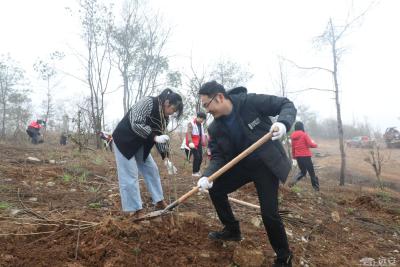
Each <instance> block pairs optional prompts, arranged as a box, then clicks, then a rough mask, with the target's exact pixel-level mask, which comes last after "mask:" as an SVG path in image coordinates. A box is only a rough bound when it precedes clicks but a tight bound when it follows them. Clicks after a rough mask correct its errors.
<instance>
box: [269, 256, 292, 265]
mask: <svg viewBox="0 0 400 267" xmlns="http://www.w3.org/2000/svg"><path fill="white" fill-rule="evenodd" d="M292 259H293V255H289V257H287V258H286V259H275V261H274V264H273V265H272V267H292Z"/></svg>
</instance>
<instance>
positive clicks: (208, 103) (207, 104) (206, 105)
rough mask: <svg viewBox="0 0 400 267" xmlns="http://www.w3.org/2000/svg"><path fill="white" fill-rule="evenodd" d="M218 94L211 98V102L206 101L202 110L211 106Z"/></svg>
mask: <svg viewBox="0 0 400 267" xmlns="http://www.w3.org/2000/svg"><path fill="white" fill-rule="evenodd" d="M217 95H218V94H215V95H214V96H213V97H211V100H210V101H208V102H207V103H205V104H203V108H205V109H207V108H208V106H209V105H210V104H211V102H212V101H213V100H214V98H215V97H216V96H217Z"/></svg>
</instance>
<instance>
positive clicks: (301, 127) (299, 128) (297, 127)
mask: <svg viewBox="0 0 400 267" xmlns="http://www.w3.org/2000/svg"><path fill="white" fill-rule="evenodd" d="M294 130H295V131H303V132H304V124H303V123H302V122H301V121H296V123H295V125H294Z"/></svg>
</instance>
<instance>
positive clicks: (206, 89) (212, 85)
mask: <svg viewBox="0 0 400 267" xmlns="http://www.w3.org/2000/svg"><path fill="white" fill-rule="evenodd" d="M218 93H221V94H223V95H224V96H225V97H227V94H226V91H225V88H224V86H223V85H222V84H219V83H217V82H216V81H210V82H206V83H205V84H203V85H202V86H201V87H200V90H199V95H206V96H208V97H212V96H214V95H216V94H218Z"/></svg>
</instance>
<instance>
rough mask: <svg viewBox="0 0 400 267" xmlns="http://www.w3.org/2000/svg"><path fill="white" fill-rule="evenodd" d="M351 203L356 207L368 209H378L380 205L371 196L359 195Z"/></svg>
mask: <svg viewBox="0 0 400 267" xmlns="http://www.w3.org/2000/svg"><path fill="white" fill-rule="evenodd" d="M352 204H353V205H354V206H356V207H364V208H366V209H369V210H379V209H381V206H380V205H379V203H377V202H376V201H375V200H374V199H373V198H372V197H371V196H365V195H364V196H359V197H357V198H356V199H355V200H354V201H353V202H352Z"/></svg>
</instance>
